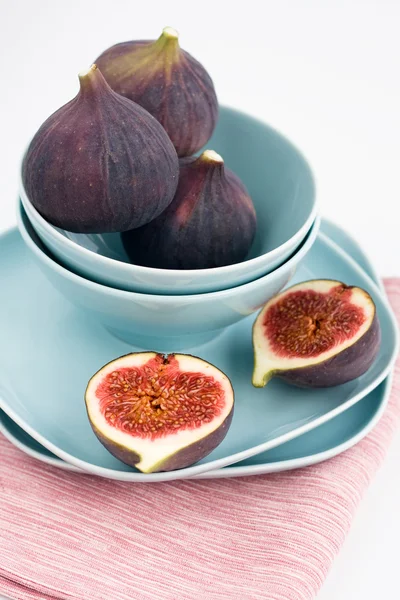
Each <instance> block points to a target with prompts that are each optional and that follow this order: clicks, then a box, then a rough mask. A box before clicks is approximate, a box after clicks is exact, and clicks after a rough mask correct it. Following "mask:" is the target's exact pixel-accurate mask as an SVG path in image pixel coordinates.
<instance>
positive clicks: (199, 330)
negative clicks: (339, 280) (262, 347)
mask: <svg viewBox="0 0 400 600" xmlns="http://www.w3.org/2000/svg"><path fill="white" fill-rule="evenodd" d="M207 148H211V149H212V150H213V151H215V152H217V153H218V154H220V155H221V156H222V157H223V159H224V162H225V165H226V166H227V167H229V168H230V169H232V171H234V173H236V175H237V176H238V177H239V178H240V179H241V181H242V182H243V183H244V185H245V186H246V188H247V190H248V192H249V194H250V196H251V198H252V200H253V203H254V207H255V210H256V215H257V229H256V235H255V238H254V242H253V244H252V247H251V249H250V252H249V253H248V255H247V257H246V259H245V260H243V261H242V262H238V263H235V264H230V265H226V266H221V267H214V268H205V269H184V270H178V269H161V268H152V267H147V266H141V265H136V264H132V263H131V262H130V260H129V258H128V256H127V254H126V252H125V250H124V246H123V244H122V243H121V235H120V234H119V233H105V234H101V233H95V234H93V233H90V234H84V233H72V232H69V231H67V230H63V229H61V228H59V227H56V226H54V225H52V224H50V223H49V222H48V221H47V220H46V219H45V218H44V217H43V216H41V214H40V213H39V212H38V211H37V210H36V209H35V207H34V206H33V204H32V202H31V200H30V198H29V196H28V194H27V191H26V189H25V187H24V184H23V181H22V177H21V184H20V198H21V202H22V206H23V210H22V213H21V215H22V216H21V215H20V218H19V227H20V231H21V233H22V235H23V237H24V239H25V241H26V242H27V243H28V246H29V247H30V249H31V250H32V254H33V256H34V257H35V259H36V261H37V262H38V264H39V266H40V268H41V270H42V271H43V272H44V274H45V275H46V277H47V278H48V279H49V280H50V281H51V283H52V284H53V285H54V286H55V287H56V288H57V289H58V290H59V291H60V292H61V293H62V294H64V295H65V296H66V297H67V298H69V299H70V300H71V302H73V303H74V304H76V305H78V306H80V307H81V308H83V309H85V310H87V311H90V313H91V314H93V315H95V316H96V318H97V319H98V320H99V321H100V322H101V323H102V324H103V325H104V326H105V327H106V328H107V329H108V330H109V331H110V332H112V333H113V334H114V335H116V336H117V337H119V338H121V339H123V340H125V341H127V342H128V343H130V344H132V345H134V346H137V347H143V348H151V349H152V350H158V351H175V350H177V349H182V348H191V347H193V346H195V345H198V344H201V343H204V342H206V341H209V340H210V339H212V338H213V337H215V336H216V335H218V333H220V332H221V331H222V330H223V329H224V328H225V327H227V326H229V325H232V324H234V323H236V322H237V321H239V320H241V319H243V318H244V317H246V316H248V315H250V314H251V313H254V312H255V311H257V310H258V309H259V308H260V307H261V306H262V305H263V304H265V302H267V301H268V300H269V299H270V298H271V297H272V296H274V295H275V294H277V293H278V292H279V291H280V290H281V289H282V288H283V287H284V286H285V285H286V284H287V283H288V282H289V281H290V279H291V278H292V276H293V274H294V273H295V270H296V267H297V266H298V264H299V263H300V261H302V259H303V258H304V257H305V255H306V254H307V252H308V251H309V250H310V248H311V247H312V244H313V242H314V241H315V239H316V236H317V233H318V229H319V222H320V221H319V218H318V215H317V206H316V198H315V184H314V179H313V175H312V172H311V169H310V167H309V165H308V164H307V162H306V160H305V159H304V157H303V156H302V154H301V153H300V152H299V151H298V150H297V149H296V148H295V147H294V146H293V145H292V144H291V143H290V142H289V141H288V140H287V139H285V138H284V137H283V136H282V135H280V134H279V133H277V132H276V131H275V130H274V129H272V128H270V127H269V126H267V125H265V124H264V123H262V122H260V121H258V120H257V119H254V118H253V117H250V116H248V115H246V114H244V113H242V112H239V111H236V110H233V109H231V108H225V107H221V108H220V112H219V120H218V124H217V127H216V129H215V131H214V134H213V136H212V138H211V140H210V141H209V143H208V144H207ZM28 222H29V225H28ZM29 226H31V227H32V228H33V229H34V231H35V233H36V234H37V236H38V238H39V239H40V241H41V242H42V246H41V245H40V244H38V243H36V244H35V242H34V237H32V235H29V232H28V227H29Z"/></svg>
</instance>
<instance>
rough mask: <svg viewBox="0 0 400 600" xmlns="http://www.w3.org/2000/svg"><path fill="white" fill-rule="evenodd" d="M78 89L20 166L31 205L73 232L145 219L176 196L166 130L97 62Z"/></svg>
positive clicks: (119, 227) (174, 160)
mask: <svg viewBox="0 0 400 600" xmlns="http://www.w3.org/2000/svg"><path fill="white" fill-rule="evenodd" d="M79 78H80V91H79V93H78V95H77V96H76V97H75V98H74V99H73V100H71V101H70V102H69V103H68V104H66V105H65V106H63V107H62V108H60V109H59V110H58V111H57V112H55V113H54V114H53V115H52V116H51V117H49V118H48V119H47V120H46V121H45V122H44V123H43V125H42V126H41V127H40V129H39V131H38V132H37V133H36V135H35V136H34V138H33V140H32V142H31V144H30V146H29V148H28V151H27V153H26V156H25V159H24V162H23V166H22V172H23V182H24V186H25V190H26V192H27V195H28V197H29V199H30V201H31V202H32V204H33V206H34V207H35V208H36V209H37V210H38V211H39V213H40V214H41V215H42V216H43V217H44V218H45V219H46V220H47V221H48V222H49V223H51V224H53V225H56V226H57V227H60V228H62V229H66V230H68V231H73V232H76V233H111V232H121V231H126V230H128V229H134V228H135V227H140V226H142V225H144V224H145V223H148V222H149V221H151V220H152V219H154V218H155V217H157V216H158V215H159V214H161V213H162V211H163V210H165V208H166V207H167V206H168V204H169V203H170V202H171V201H172V199H173V196H174V193H175V190H176V187H177V184H178V173H179V163H178V157H177V154H176V151H175V149H174V147H173V145H172V143H171V141H170V139H169V138H168V135H167V134H166V132H165V130H164V129H163V128H162V127H161V125H160V124H159V123H158V121H156V119H154V118H153V117H152V116H151V115H150V114H149V113H147V112H146V111H145V110H144V109H143V108H142V107H141V106H139V105H137V104H135V103H134V102H132V101H131V100H128V99H126V98H123V97H122V96H120V95H119V94H116V93H115V92H113V91H112V90H111V88H110V87H109V86H108V84H107V83H106V81H105V80H104V78H103V76H102V74H101V72H100V70H99V69H98V68H97V67H96V65H93V66H92V67H91V69H90V70H89V71H88V72H87V73H86V74H84V75H80V77H79Z"/></svg>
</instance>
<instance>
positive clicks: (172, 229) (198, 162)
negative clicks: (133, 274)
mask: <svg viewBox="0 0 400 600" xmlns="http://www.w3.org/2000/svg"><path fill="white" fill-rule="evenodd" d="M255 231H256V213H255V210H254V206H253V203H252V201H251V198H250V196H249V195H248V192H247V190H246V188H245V187H244V185H243V183H242V182H241V181H240V179H239V178H238V177H237V176H236V175H235V174H234V173H233V172H232V171H231V170H230V169H228V168H226V167H225V166H224V163H223V160H222V158H221V157H220V156H218V155H217V154H215V153H214V152H213V151H209V150H207V151H205V152H204V153H203V154H202V155H201V156H200V157H198V158H196V157H192V158H187V159H183V160H181V168H180V177H179V184H178V189H177V191H176V194H175V197H174V199H173V201H172V203H171V204H170V205H169V206H168V208H167V209H166V210H165V211H164V212H163V213H162V215H160V216H159V217H158V218H157V219H155V220H154V221H152V222H151V223H149V224H148V225H145V226H144V227H141V228H139V229H136V230H135V231H132V232H126V233H124V234H123V235H122V241H123V244H124V248H125V250H126V252H127V254H128V256H129V258H130V259H131V261H132V262H133V263H134V264H138V265H142V266H147V267H155V268H161V269H209V268H214V267H221V266H225V265H231V264H233V263H237V262H240V261H242V260H244V259H245V258H246V255H247V254H248V252H249V250H250V247H251V245H252V243H253V239H254V235H255Z"/></svg>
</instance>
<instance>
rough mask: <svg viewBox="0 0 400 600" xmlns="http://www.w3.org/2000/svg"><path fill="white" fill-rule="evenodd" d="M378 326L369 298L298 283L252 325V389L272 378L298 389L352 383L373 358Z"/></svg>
mask: <svg viewBox="0 0 400 600" xmlns="http://www.w3.org/2000/svg"><path fill="white" fill-rule="evenodd" d="M380 339H381V334H380V326H379V321H378V317H377V315H376V309H375V304H374V302H373V300H372V298H371V296H370V295H369V294H368V293H367V292H366V291H365V290H362V289H361V288H358V287H352V286H348V285H345V284H344V283H341V282H340V281H332V280H314V281H306V282H304V283H299V284H297V285H295V286H293V287H291V288H289V289H287V290H285V291H284V292H282V293H281V294H279V295H277V296H275V297H274V298H272V299H271V300H270V301H269V302H267V304H266V305H265V306H264V308H263V309H262V311H261V312H260V314H259V315H258V317H257V319H256V321H255V323H254V326H253V346H254V361H255V365H254V373H253V385H254V386H256V387H264V386H265V385H266V383H267V382H268V381H269V380H270V379H271V378H272V377H274V376H276V377H280V378H281V379H284V380H285V381H287V382H288V383H292V384H294V385H297V386H300V387H331V386H334V385H340V384H342V383H346V382H347V381H351V380H352V379H356V377H359V376H360V375H362V374H363V373H365V372H366V371H367V370H368V369H369V367H370V366H371V365H372V363H373V361H374V360H375V358H376V355H377V353H378V350H379V345H380Z"/></svg>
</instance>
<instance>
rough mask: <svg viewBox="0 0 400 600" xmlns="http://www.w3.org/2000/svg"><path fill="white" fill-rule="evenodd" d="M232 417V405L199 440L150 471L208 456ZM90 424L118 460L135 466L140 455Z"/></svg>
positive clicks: (179, 466) (178, 466)
mask: <svg viewBox="0 0 400 600" xmlns="http://www.w3.org/2000/svg"><path fill="white" fill-rule="evenodd" d="M232 417H233V406H232V409H231V411H230V413H229V414H228V415H227V417H226V419H225V420H224V422H223V423H222V424H221V425H220V426H219V427H218V428H217V429H215V430H214V431H213V432H212V433H210V434H209V435H208V436H206V437H204V438H202V439H201V440H196V441H195V442H193V444H190V445H189V446H186V448H182V450H179V451H178V452H175V454H172V455H171V456H169V457H167V458H166V459H165V460H163V461H162V462H160V463H159V464H158V465H157V468H156V469H155V470H154V471H152V473H155V472H157V473H160V472H165V471H176V470H178V469H184V468H186V467H189V466H191V465H193V464H194V463H196V462H197V461H199V460H201V459H202V458H205V457H206V456H208V455H209V454H210V453H211V452H212V451H213V450H214V449H215V448H216V447H217V446H219V444H220V443H221V442H222V440H223V439H224V438H225V436H226V434H227V433H228V430H229V427H230V425H231V422H232ZM90 424H91V426H92V429H93V432H94V433H95V435H96V437H97V438H98V440H99V441H100V442H101V444H102V445H103V446H104V447H105V448H106V449H107V450H108V451H109V452H110V453H111V454H112V455H113V456H115V458H118V460H120V461H121V462H123V463H125V464H126V465H129V466H130V467H135V466H136V464H137V463H138V462H140V456H139V455H138V454H136V452H133V451H132V450H128V449H127V448H125V447H124V446H121V445H120V444H116V443H115V442H113V441H112V440H110V439H108V438H106V437H105V436H104V435H103V434H102V433H101V431H100V430H99V429H98V428H97V427H95V425H94V424H93V423H92V422H90Z"/></svg>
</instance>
